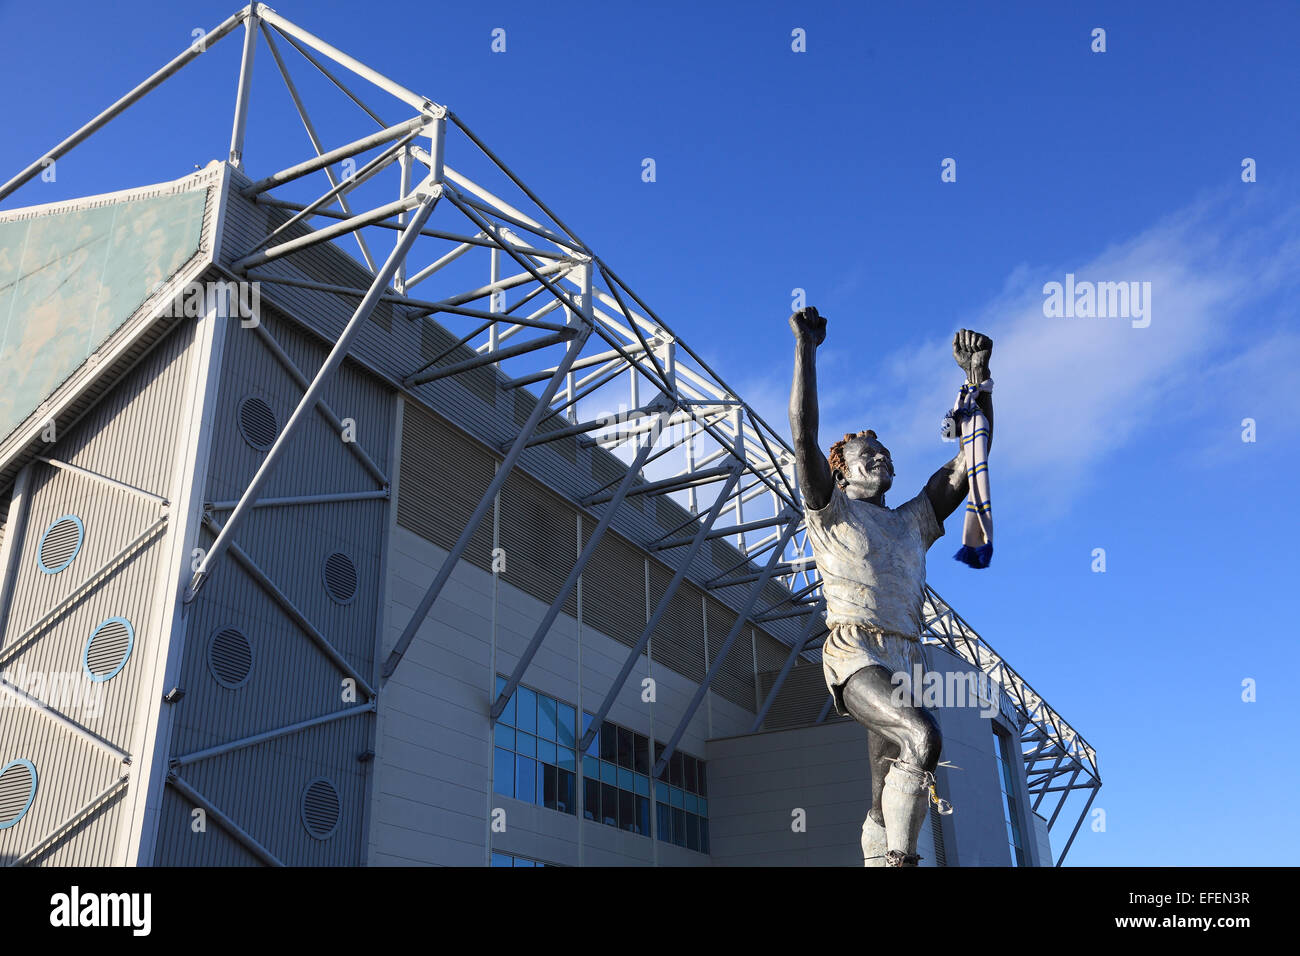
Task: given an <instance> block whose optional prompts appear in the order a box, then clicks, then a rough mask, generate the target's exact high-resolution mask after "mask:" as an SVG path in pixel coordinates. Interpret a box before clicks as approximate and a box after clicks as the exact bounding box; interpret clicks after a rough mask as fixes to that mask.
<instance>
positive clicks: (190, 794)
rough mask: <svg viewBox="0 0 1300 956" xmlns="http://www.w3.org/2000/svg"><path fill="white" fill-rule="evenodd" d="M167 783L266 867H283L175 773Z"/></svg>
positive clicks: (275, 858)
mask: <svg viewBox="0 0 1300 956" xmlns="http://www.w3.org/2000/svg"><path fill="white" fill-rule="evenodd" d="M167 783H169V784H170V785H171V786H172V787H173V788H174V789H175V790H177V791H178V792H179V793H180V794H181V795H182V796H183V797H185V798H186V799H187V800H189V801H190V803H192V804H194V805H195V806H196V807H200V808H201V809H203V810H204V811H205V812H206V813H207V815H208V816H210V817H211V818H212V820H213V822H215V823H216V824H217V826H219V827H221V829H223V830H225V831H226V832H227V833H229V834H230V835H231V836H232V837H234V839H235V840H236V841H237V842H238V843H240V844H241V845H242V846H243V847H244V849H246V850H247V851H248V852H249V853H251V854H253V856H255V857H257V858H258V859H259V860H261V861H262V862H263V863H265V864H266V865H267V866H284V864H283V863H281V862H280V860H279V858H278V857H277V856H276V855H275V854H274V853H272V852H271V851H270V850H268V849H267V848H266V847H264V846H263V845H262V844H261V843H259V842H257V840H255V839H254V838H253V837H252V836H251V835H250V834H249V833H248V831H247V830H245V829H244V828H243V827H241V826H240V825H239V824H238V823H236V822H235V821H234V820H232V819H231V818H230V816H229V815H228V814H227V813H225V812H224V811H223V810H221V808H219V807H218V806H217V805H216V804H215V803H213V802H212V801H211V800H209V799H208V798H207V797H205V796H204V795H203V794H201V793H199V792H198V791H197V790H195V789H194V788H193V787H191V786H190V785H189V784H188V783H187V782H186V781H184V780H183V779H181V777H180V775H178V774H177V773H176V771H174V770H173V771H171V772H170V773H168V774H167Z"/></svg>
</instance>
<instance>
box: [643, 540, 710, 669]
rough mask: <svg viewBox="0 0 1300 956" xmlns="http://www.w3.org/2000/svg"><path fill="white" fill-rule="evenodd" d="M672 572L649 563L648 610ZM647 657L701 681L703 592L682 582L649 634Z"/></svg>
mask: <svg viewBox="0 0 1300 956" xmlns="http://www.w3.org/2000/svg"><path fill="white" fill-rule="evenodd" d="M674 573H675V572H673V571H670V570H669V569H668V568H666V567H664V566H663V565H662V564H660V563H659V562H658V561H651V562H650V613H652V614H653V613H654V609H655V608H656V607H658V606H659V602H660V600H662V598H663V596H664V594H665V593H666V592H667V590H668V585H669V584H671V583H672V580H673V575H674ZM650 657H651V659H653V660H654V662H655V663H656V664H663V665H664V666H666V667H671V668H672V669H673V670H675V671H676V672H677V673H679V674H681V675H682V676H684V677H689V678H690V679H691V680H693V681H695V682H696V683H698V682H700V681H702V680H704V673H705V671H704V593H703V592H702V591H701V590H700V589H699V588H697V587H695V585H693V584H691V583H690V582H689V581H683V582H682V583H681V584H680V585H679V586H678V588H677V591H676V593H674V594H673V596H672V599H671V600H669V602H668V607H667V608H666V609H665V610H664V615H663V617H661V618H660V619H659V623H658V624H657V625H656V626H655V630H654V633H653V634H652V635H650Z"/></svg>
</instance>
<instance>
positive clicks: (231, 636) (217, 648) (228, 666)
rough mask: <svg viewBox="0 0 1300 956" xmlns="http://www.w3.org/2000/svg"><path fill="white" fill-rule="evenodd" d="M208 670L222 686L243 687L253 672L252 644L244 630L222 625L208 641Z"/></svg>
mask: <svg viewBox="0 0 1300 956" xmlns="http://www.w3.org/2000/svg"><path fill="white" fill-rule="evenodd" d="M208 670H210V671H212V676H213V677H215V678H216V680H217V683H218V684H220V685H221V686H222V687H230V688H236V687H243V686H244V684H246V683H247V682H248V675H249V674H251V673H252V672H253V646H252V645H251V644H249V642H248V638H247V637H245V636H244V632H243V631H241V630H239V629H238V628H235V627H223V628H222V629H221V630H219V631H217V633H215V634H213V635H212V640H211V641H209V642H208Z"/></svg>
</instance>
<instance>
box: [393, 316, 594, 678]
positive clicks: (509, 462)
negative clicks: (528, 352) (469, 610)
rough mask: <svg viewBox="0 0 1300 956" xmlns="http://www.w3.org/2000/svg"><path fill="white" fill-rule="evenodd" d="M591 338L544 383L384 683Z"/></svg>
mask: <svg viewBox="0 0 1300 956" xmlns="http://www.w3.org/2000/svg"><path fill="white" fill-rule="evenodd" d="M590 334H591V324H590V323H585V324H584V325H583V326H581V327H580V331H579V332H578V334H577V336H576V337H575V338H574V339H573V341H572V342H570V343H569V350H568V352H567V353H565V356H564V360H563V361H561V362H560V365H559V367H558V368H557V369H556V370H555V374H554V375H552V376H551V380H550V381H549V382H547V383H546V389H545V390H544V391H543V392H542V395H541V397H540V398H539V399H538V400H537V404H536V405H535V406H533V410H532V412H531V413H530V414H529V416H528V420H527V421H526V422H524V426H523V428H521V429H520V430H519V436H518V437H517V438H516V439H515V443H514V444H513V445H512V446H511V447H510V451H509V452H508V453H507V454H506V457H505V460H504V461H502V462H501V465H500V467H499V468H497V473H496V475H495V476H494V477H493V478H492V481H491V482H490V483H489V484H488V486H487V489H486V490H485V491H484V492H483V497H482V498H481V499H479V503H478V506H477V507H476V508H475V509H474V513H473V514H471V515H470V516H469V521H468V522H466V524H465V528H464V530H463V531H461V533H460V537H459V538H457V539H456V543H455V544H454V545H453V546H452V549H451V551H449V552H448V553H447V557H446V558H445V559H444V560H443V562H442V567H441V568H439V569H438V574H437V576H436V577H435V578H434V579H433V583H432V584H430V585H429V589H428V590H427V591H426V592H425V593H424V597H423V598H421V600H420V604H419V606H418V607H416V609H415V613H414V614H412V615H411V620H410V621H409V622H407V625H406V629H405V630H403V631H402V635H401V637H399V638H398V639H397V643H396V644H395V645H393V651H392V653H391V654H389V655H388V660H387V661H386V662H385V663H384V669H383V672H382V676H383V677H384V679H388V678H389V677H392V676H393V672H394V671H395V670H396V669H397V665H398V664H400V663H401V661H402V655H404V654H405V653H406V650H407V648H409V647H410V646H411V642H412V641H413V640H415V633H416V631H417V630H419V628H420V625H421V624H423V623H424V619H425V618H426V617H428V616H429V610H430V608H432V607H433V603H434V601H436V600H438V595H439V594H440V593H441V592H442V589H443V586H444V585H445V584H446V583H447V581H448V580H449V579H450V578H451V573H452V571H454V570H455V569H456V565H457V564H458V563H459V561H460V558H461V555H462V554H464V553H465V549H466V548H467V547H469V542H470V539H471V538H473V537H474V532H475V531H476V530H477V529H478V526H479V523H480V522H481V521H482V520H483V517H484V515H486V514H487V513H488V510H489V509H490V508H491V507H492V505H493V503H494V502H495V501H496V496H497V493H498V492H500V491H501V486H502V485H504V484H505V482H506V478H508V477H509V476H510V473H511V472H512V471H513V470H514V467H515V462H517V461H518V460H519V456H520V455H521V454H523V451H524V447H525V446H526V445H527V444H528V439H529V438H531V437H532V434H533V430H534V429H535V428H536V427H537V423H538V422H539V421H541V419H542V414H543V413H549V412H550V405H551V399H553V398H554V397H555V393H556V391H558V390H559V387H560V383H561V382H563V381H564V376H565V375H567V374H568V371H569V365H570V364H572V362H573V361H574V359H576V358H577V357H578V353H579V352H581V351H582V347H583V346H584V345H585V344H586V342H587V337H588V336H589V335H590Z"/></svg>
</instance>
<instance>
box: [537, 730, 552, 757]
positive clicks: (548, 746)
mask: <svg viewBox="0 0 1300 956" xmlns="http://www.w3.org/2000/svg"><path fill="white" fill-rule="evenodd" d="M537 759H538V760H540V761H541V762H542V763H549V764H553V763H555V741H553V740H542V739H541V738H540V737H539V738H538V740H537Z"/></svg>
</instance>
